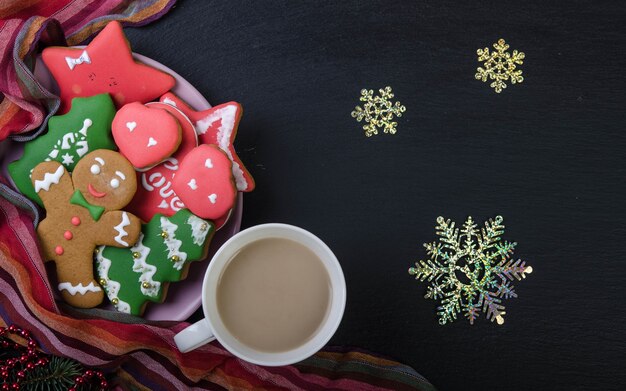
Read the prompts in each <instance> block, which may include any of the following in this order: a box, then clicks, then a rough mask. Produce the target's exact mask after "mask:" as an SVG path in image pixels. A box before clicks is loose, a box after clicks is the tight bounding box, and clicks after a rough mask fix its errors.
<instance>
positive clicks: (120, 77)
mask: <svg viewBox="0 0 626 391" xmlns="http://www.w3.org/2000/svg"><path fill="white" fill-rule="evenodd" d="M41 56H42V59H43V62H44V63H45V64H46V66H47V67H48V69H49V70H50V73H52V76H53V77H54V79H55V80H56V81H57V84H58V85H59V90H60V96H61V107H60V108H59V112H60V113H65V112H66V111H67V110H68V109H69V103H70V101H71V100H72V98H74V97H77V96H91V95H96V94H101V93H104V92H108V93H110V94H111V97H112V98H113V100H114V102H115V105H116V106H117V107H118V108H119V107H122V106H123V105H124V104H126V103H130V102H136V101H138V102H142V103H145V102H149V101H151V100H153V99H155V98H158V97H159V96H161V95H162V94H163V93H165V92H167V91H168V90H170V89H171V88H172V87H173V86H174V84H175V80H174V78H173V77H172V76H171V75H168V74H167V73H165V72H161V71H159V70H157V69H154V68H152V67H150V66H147V65H144V64H140V63H137V62H135V61H134V60H133V57H132V53H131V50H130V46H129V44H128V41H127V40H126V37H125V36H124V32H123V31H122V26H121V25H120V23H119V22H116V21H112V22H109V24H107V26H106V27H105V28H104V29H103V30H102V31H101V32H100V33H99V34H98V35H97V36H96V37H95V38H94V39H93V41H91V43H90V44H89V45H88V46H87V47H85V48H82V49H72V48H65V47H49V48H46V49H44V50H43V52H42V55H41Z"/></svg>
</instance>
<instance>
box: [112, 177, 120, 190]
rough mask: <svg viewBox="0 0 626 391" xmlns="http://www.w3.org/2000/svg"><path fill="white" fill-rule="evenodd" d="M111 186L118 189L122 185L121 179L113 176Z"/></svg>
mask: <svg viewBox="0 0 626 391" xmlns="http://www.w3.org/2000/svg"><path fill="white" fill-rule="evenodd" d="M111 187H112V188H114V189H117V188H118V187H120V181H119V179H117V178H113V179H111Z"/></svg>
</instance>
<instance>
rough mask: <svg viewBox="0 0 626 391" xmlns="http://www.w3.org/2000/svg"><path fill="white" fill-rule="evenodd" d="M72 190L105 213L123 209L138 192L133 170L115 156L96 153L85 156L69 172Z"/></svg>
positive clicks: (119, 157) (117, 155)
mask: <svg viewBox="0 0 626 391" xmlns="http://www.w3.org/2000/svg"><path fill="white" fill-rule="evenodd" d="M72 180H73V182H74V187H75V188H76V189H77V190H80V192H81V193H82V194H83V196H84V197H85V200H87V201H88V202H89V203H90V204H92V205H97V206H102V207H104V208H105V209H108V210H115V209H121V208H123V207H124V206H126V205H127V204H128V203H129V202H130V200H131V199H132V197H133V195H134V194H135V190H136V189H137V177H136V174H135V169H134V168H133V166H132V165H131V164H130V163H129V162H128V160H126V158H124V157H123V156H122V155H120V154H119V153H117V152H114V151H109V150H106V149H99V150H96V151H93V152H91V153H88V154H87V155H85V156H84V157H83V158H82V159H80V161H79V162H78V164H76V167H75V168H74V171H73V172H72Z"/></svg>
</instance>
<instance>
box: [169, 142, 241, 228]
mask: <svg viewBox="0 0 626 391" xmlns="http://www.w3.org/2000/svg"><path fill="white" fill-rule="evenodd" d="M172 188H173V189H174V192H175V193H176V194H177V195H178V196H179V197H180V199H181V200H182V201H183V203H184V204H185V206H186V207H187V208H189V209H190V210H191V211H192V212H193V213H194V214H196V215H198V216H200V217H202V218H205V219H218V218H220V217H222V216H224V215H226V214H227V213H229V212H230V211H231V210H232V208H233V206H234V205H235V198H236V196H237V188H236V187H235V183H234V180H233V175H232V163H231V161H230V159H229V158H228V156H226V154H225V153H224V152H223V151H222V150H221V149H219V148H218V147H217V146H215V145H206V144H205V145H200V146H199V147H197V148H195V149H194V150H193V151H191V152H189V153H188V154H187V156H185V158H184V159H183V161H182V162H181V163H180V168H179V170H178V173H177V174H176V176H175V177H174V179H173V181H172Z"/></svg>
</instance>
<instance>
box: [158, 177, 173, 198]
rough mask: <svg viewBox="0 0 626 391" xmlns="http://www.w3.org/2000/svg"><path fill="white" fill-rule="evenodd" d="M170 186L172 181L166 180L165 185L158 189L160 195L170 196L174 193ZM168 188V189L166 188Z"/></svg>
mask: <svg viewBox="0 0 626 391" xmlns="http://www.w3.org/2000/svg"><path fill="white" fill-rule="evenodd" d="M170 186H172V182H169V181H168V182H167V183H166V184H165V186H163V187H162V188H161V190H159V194H160V195H161V197H163V198H168V197H170V196H172V194H174V190H171V189H170ZM168 189H169V190H168Z"/></svg>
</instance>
